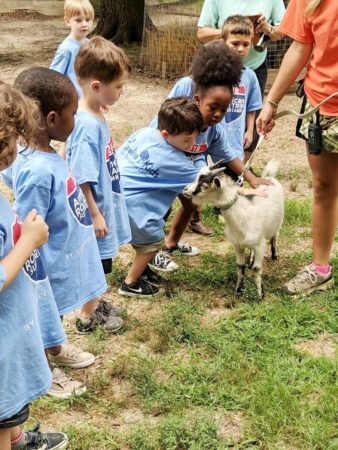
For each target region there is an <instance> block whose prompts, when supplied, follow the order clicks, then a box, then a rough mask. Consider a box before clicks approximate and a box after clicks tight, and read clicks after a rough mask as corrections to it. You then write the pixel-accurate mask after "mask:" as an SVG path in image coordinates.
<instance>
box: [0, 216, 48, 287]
mask: <svg viewBox="0 0 338 450" xmlns="http://www.w3.org/2000/svg"><path fill="white" fill-rule="evenodd" d="M47 240H48V226H47V225H46V223H45V222H44V220H43V218H42V217H41V216H40V215H38V214H37V212H36V210H35V209H33V210H32V211H31V212H30V213H29V214H28V215H27V217H26V219H25V220H24V222H23V224H22V227H21V236H20V238H19V240H18V241H17V243H16V244H15V245H14V247H13V250H11V251H10V252H9V253H8V254H7V255H6V256H5V257H4V258H3V259H2V260H1V261H0V266H2V267H3V269H4V271H5V277H4V278H5V280H4V283H3V284H2V286H1V288H0V290H3V289H6V288H7V287H8V286H9V285H10V284H11V283H12V282H13V280H14V278H15V277H16V276H17V275H18V273H19V272H20V270H21V268H22V266H23V265H24V264H25V262H26V261H27V259H28V258H29V256H30V255H31V253H32V251H33V250H34V249H35V248H37V247H41V245H43V244H44V243H45V242H47Z"/></svg>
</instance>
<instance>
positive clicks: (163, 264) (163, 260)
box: [149, 252, 178, 272]
mask: <svg viewBox="0 0 338 450" xmlns="http://www.w3.org/2000/svg"><path fill="white" fill-rule="evenodd" d="M149 266H150V267H151V268H152V269H153V270H158V271H159V272H174V271H175V270H177V269H178V264H176V263H175V262H174V261H173V260H172V259H171V258H170V256H169V255H168V253H165V252H157V253H156V255H155V256H154V257H153V259H152V260H151V262H150V263H149Z"/></svg>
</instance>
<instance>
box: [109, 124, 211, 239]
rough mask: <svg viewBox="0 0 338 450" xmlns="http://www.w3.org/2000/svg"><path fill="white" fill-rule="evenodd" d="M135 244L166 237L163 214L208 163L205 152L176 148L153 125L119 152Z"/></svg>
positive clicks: (132, 136)
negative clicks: (203, 153) (192, 153)
mask: <svg viewBox="0 0 338 450" xmlns="http://www.w3.org/2000/svg"><path fill="white" fill-rule="evenodd" d="M117 160H118V163H119V167H120V170H121V182H122V187H123V191H124V193H125V196H126V201H127V208H128V214H129V219H130V226H131V230H132V243H133V244H150V243H153V242H157V241H159V240H160V239H162V238H163V237H164V231H163V227H164V220H163V216H164V215H165V213H166V212H167V211H168V209H169V207H170V206H171V204H172V203H173V201H174V200H175V198H176V196H177V195H178V194H179V193H180V192H182V191H183V189H184V187H185V186H186V185H187V184H189V183H191V182H193V181H194V180H195V179H196V176H197V174H198V172H199V170H200V168H201V167H203V166H204V165H205V159H204V156H203V155H191V154H189V155H187V154H186V153H184V152H182V151H180V150H177V149H175V148H174V147H172V146H171V145H170V144H168V143H167V141H166V140H165V139H163V138H162V137H161V136H160V135H159V133H158V131H157V130H156V129H154V128H142V129H141V130H139V131H137V132H135V133H134V134H132V135H131V136H130V137H129V138H128V139H127V140H126V142H125V143H124V144H123V145H122V147H120V148H119V150H118V152H117Z"/></svg>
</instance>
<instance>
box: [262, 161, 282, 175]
mask: <svg viewBox="0 0 338 450" xmlns="http://www.w3.org/2000/svg"><path fill="white" fill-rule="evenodd" d="M279 164H280V162H279V161H278V159H271V160H270V161H269V162H268V163H267V165H266V166H265V168H264V170H263V173H262V178H266V177H275V176H276V175H277V172H278V169H279Z"/></svg>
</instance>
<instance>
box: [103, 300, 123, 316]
mask: <svg viewBox="0 0 338 450" xmlns="http://www.w3.org/2000/svg"><path fill="white" fill-rule="evenodd" d="M104 298H105V297H103V298H101V300H100V303H102V308H103V310H104V311H105V312H106V313H107V314H108V315H110V316H114V317H121V316H122V315H123V313H124V312H125V309H123V308H122V307H120V306H117V305H113V303H110V301H107V300H104Z"/></svg>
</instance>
